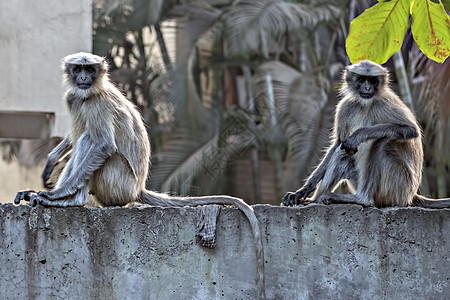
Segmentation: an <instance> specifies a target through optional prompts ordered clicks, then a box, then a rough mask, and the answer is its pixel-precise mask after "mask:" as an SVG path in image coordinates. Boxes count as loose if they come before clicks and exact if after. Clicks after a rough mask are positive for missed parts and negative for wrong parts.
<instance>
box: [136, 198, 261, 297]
mask: <svg viewBox="0 0 450 300" xmlns="http://www.w3.org/2000/svg"><path fill="white" fill-rule="evenodd" d="M139 201H140V202H142V203H145V204H149V205H153V206H161V207H183V206H200V205H209V204H221V205H233V206H235V207H237V208H238V209H240V210H241V211H242V212H243V213H244V215H245V216H246V217H247V219H248V221H249V223H250V227H251V229H252V233H253V238H254V242H255V250H256V292H257V299H262V300H264V299H266V292H265V272H264V250H263V245H262V238H261V231H260V228H259V221H258V219H257V218H256V215H255V212H254V211H253V208H252V207H251V206H250V205H248V204H247V203H245V202H244V201H243V200H241V199H239V198H234V197H230V196H203V197H173V196H169V195H166V194H161V193H156V192H152V191H148V190H145V191H144V192H142V194H141V197H140V199H139Z"/></svg>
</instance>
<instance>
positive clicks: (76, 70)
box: [73, 67, 81, 74]
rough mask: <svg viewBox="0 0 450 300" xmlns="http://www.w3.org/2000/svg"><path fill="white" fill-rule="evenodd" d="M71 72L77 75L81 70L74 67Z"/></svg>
mask: <svg viewBox="0 0 450 300" xmlns="http://www.w3.org/2000/svg"><path fill="white" fill-rule="evenodd" d="M73 71H74V72H75V73H76V74H78V73H80V72H81V68H80V67H75V68H74V69H73Z"/></svg>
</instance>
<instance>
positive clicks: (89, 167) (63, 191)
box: [38, 132, 116, 200]
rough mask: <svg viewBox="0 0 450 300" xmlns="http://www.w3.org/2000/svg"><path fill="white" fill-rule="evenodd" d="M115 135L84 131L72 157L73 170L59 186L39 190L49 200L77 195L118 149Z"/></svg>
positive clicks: (61, 179)
mask: <svg viewBox="0 0 450 300" xmlns="http://www.w3.org/2000/svg"><path fill="white" fill-rule="evenodd" d="M113 136H114V135H112V134H110V133H107V132H104V134H103V136H102V137H101V138H98V137H94V138H93V137H92V135H91V133H89V132H85V133H83V134H82V135H81V136H80V138H79V139H78V141H77V146H76V147H77V149H76V151H75V155H74V156H73V157H72V158H71V160H73V161H72V162H71V163H72V171H71V172H70V174H68V175H67V176H66V177H64V178H60V181H58V188H56V189H54V190H51V191H49V192H39V193H38V195H40V196H44V197H45V198H47V199H49V200H58V199H65V198H68V197H71V196H73V195H75V193H76V192H77V191H78V190H79V189H80V188H82V187H84V186H85V185H86V184H87V182H88V181H89V179H90V178H91V176H92V174H93V173H94V172H95V171H96V170H98V169H99V168H100V167H101V166H102V165H103V163H104V162H105V160H106V159H107V158H108V157H110V156H111V155H112V154H113V153H114V152H115V151H116V145H115V143H114V138H113ZM94 141H97V142H94Z"/></svg>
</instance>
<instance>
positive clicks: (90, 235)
mask: <svg viewBox="0 0 450 300" xmlns="http://www.w3.org/2000/svg"><path fill="white" fill-rule="evenodd" d="M255 211H256V214H257V216H258V219H259V220H260V226H261V230H262V234H263V236H264V240H263V243H264V247H265V261H266V264H265V267H266V292H267V296H268V298H269V299H448V297H449V295H450V210H449V209H445V210H434V211H432V210H425V209H419V208H403V209H398V208H392V209H383V210H380V209H376V208H361V207H359V206H356V205H331V206H323V205H311V206H308V207H304V208H284V207H273V206H268V205H259V206H255ZM197 213H198V209H196V208H179V209H176V208H173V209H172V208H171V209H167V208H166V209H163V208H154V207H145V208H108V209H98V208H68V209H61V208H50V209H49V208H42V207H37V208H30V207H27V206H24V205H23V206H13V205H11V204H3V205H0V234H1V239H0V262H1V263H2V267H1V268H0V293H1V295H0V298H1V299H254V295H255V293H254V278H255V255H254V248H253V244H252V242H251V241H252V238H251V232H250V229H249V225H248V223H247V221H246V219H245V218H244V216H243V215H242V214H241V213H240V212H239V211H237V210H235V209H231V208H223V209H221V213H220V216H219V220H218V232H217V239H218V245H217V247H216V248H215V249H212V250H209V249H205V248H202V247H200V246H199V245H198V244H197V243H196V241H195V226H194V223H195V222H194V221H195V219H196V218H197Z"/></svg>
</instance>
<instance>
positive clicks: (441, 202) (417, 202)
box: [412, 194, 450, 208]
mask: <svg viewBox="0 0 450 300" xmlns="http://www.w3.org/2000/svg"><path fill="white" fill-rule="evenodd" d="M412 206H419V207H424V208H450V198H441V199H430V198H427V197H424V196H422V195H418V194H416V195H414V197H413V203H412Z"/></svg>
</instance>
